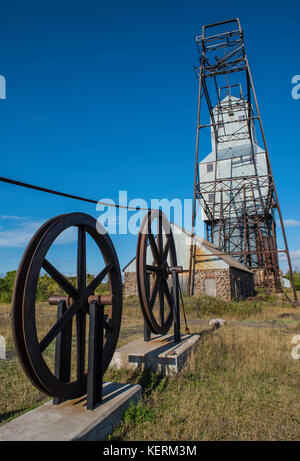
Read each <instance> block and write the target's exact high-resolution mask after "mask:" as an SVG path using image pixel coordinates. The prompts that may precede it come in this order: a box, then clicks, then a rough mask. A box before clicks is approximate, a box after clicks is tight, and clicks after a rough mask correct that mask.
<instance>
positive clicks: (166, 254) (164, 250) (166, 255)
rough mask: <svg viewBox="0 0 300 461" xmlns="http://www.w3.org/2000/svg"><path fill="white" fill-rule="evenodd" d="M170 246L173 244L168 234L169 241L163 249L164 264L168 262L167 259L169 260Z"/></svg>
mask: <svg viewBox="0 0 300 461" xmlns="http://www.w3.org/2000/svg"><path fill="white" fill-rule="evenodd" d="M170 244H171V238H170V235H169V234H167V241H166V243H165V246H164V249H163V256H162V260H163V262H164V261H166V260H167V258H168V253H169V249H170Z"/></svg>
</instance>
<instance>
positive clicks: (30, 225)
mask: <svg viewBox="0 0 300 461" xmlns="http://www.w3.org/2000/svg"><path fill="white" fill-rule="evenodd" d="M0 219H2V220H6V219H7V220H11V221H13V223H12V224H10V225H9V226H5V227H4V226H1V227H0V247H6V248H8V247H10V248H24V247H25V246H26V245H27V243H28V242H29V240H30V239H31V237H32V236H33V234H34V233H35V232H36V231H37V230H38V229H39V227H40V226H41V225H42V224H43V223H44V222H45V221H46V220H34V219H32V220H30V219H27V218H23V217H18V216H0ZM76 239H77V233H76V229H75V228H69V229H67V230H66V231H64V232H63V233H62V234H61V235H60V236H59V237H58V238H57V240H56V241H55V244H56V245H63V244H67V243H72V242H74V241H76Z"/></svg>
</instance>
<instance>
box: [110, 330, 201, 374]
mask: <svg viewBox="0 0 300 461" xmlns="http://www.w3.org/2000/svg"><path fill="white" fill-rule="evenodd" d="M199 340H200V336H199V335H183V336H182V341H181V342H180V343H179V344H176V343H174V336H173V335H164V336H158V335H156V336H153V339H151V341H148V342H145V341H144V339H138V340H137V341H133V342H132V343H129V344H126V345H125V346H123V347H121V348H120V349H117V350H116V352H115V353H114V356H113V359H112V361H111V366H112V367H115V368H128V367H129V368H137V367H139V368H142V369H144V368H148V369H151V370H153V371H158V372H161V373H163V374H164V375H170V374H175V373H178V371H179V370H180V369H181V368H182V367H183V365H184V363H185V361H186V359H187V358H188V356H189V354H190V353H191V352H192V351H193V350H194V349H195V347H196V344H197V343H198V341H199Z"/></svg>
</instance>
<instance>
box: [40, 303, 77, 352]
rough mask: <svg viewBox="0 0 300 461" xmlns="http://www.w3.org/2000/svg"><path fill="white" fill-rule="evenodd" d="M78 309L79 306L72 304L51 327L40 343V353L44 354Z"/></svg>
mask: <svg viewBox="0 0 300 461" xmlns="http://www.w3.org/2000/svg"><path fill="white" fill-rule="evenodd" d="M79 309H80V304H78V303H74V304H72V306H71V307H69V309H67V311H66V312H65V313H64V315H63V316H62V317H60V319H59V320H58V321H57V322H56V323H55V325H53V327H52V328H51V330H49V331H48V333H47V334H46V336H45V337H44V338H43V339H42V341H41V342H40V348H41V351H42V352H44V350H45V349H47V347H48V346H49V344H50V343H51V342H52V341H53V340H54V339H55V338H56V336H57V335H58V333H59V332H60V331H61V330H62V329H63V328H64V327H65V326H66V325H67V324H68V323H69V322H71V321H72V318H73V316H74V315H75V314H76V313H77V311H78V310H79Z"/></svg>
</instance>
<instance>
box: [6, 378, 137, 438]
mask: <svg viewBox="0 0 300 461" xmlns="http://www.w3.org/2000/svg"><path fill="white" fill-rule="evenodd" d="M141 392H142V390H141V386H139V385H133V384H118V383H109V382H107V383H104V384H103V402H102V403H101V405H99V406H98V407H96V408H95V409H94V410H92V411H90V410H87V409H86V397H83V398H81V399H76V400H69V401H67V402H64V403H61V404H60V405H53V404H52V401H50V402H47V403H45V404H44V405H41V406H40V407H38V408H35V409H34V410H32V411H29V412H28V413H25V414H24V415H22V416H19V417H18V418H16V419H14V420H13V421H11V422H9V423H7V424H5V425H4V426H2V427H0V440H2V441H5V440H13V441H21V440H26V441H27V440H51V441H56V440H90V441H92V440H94V441H95V440H105V438H106V437H107V436H108V434H110V433H111V432H112V430H113V428H114V427H115V426H116V425H117V424H118V422H119V421H120V419H121V418H122V415H123V413H124V411H125V410H126V408H127V407H128V405H129V403H130V402H136V401H137V400H138V399H139V397H140V396H141Z"/></svg>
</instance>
